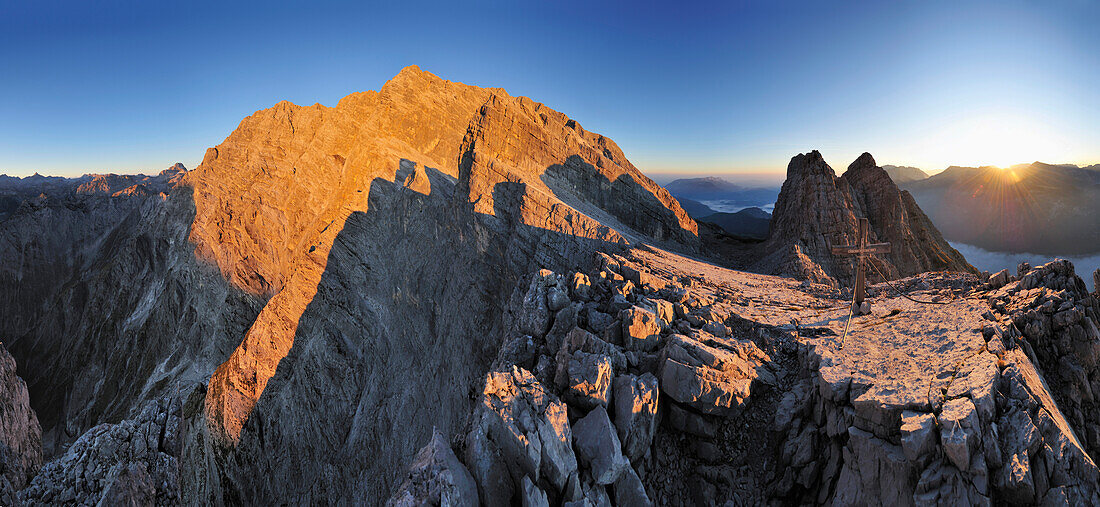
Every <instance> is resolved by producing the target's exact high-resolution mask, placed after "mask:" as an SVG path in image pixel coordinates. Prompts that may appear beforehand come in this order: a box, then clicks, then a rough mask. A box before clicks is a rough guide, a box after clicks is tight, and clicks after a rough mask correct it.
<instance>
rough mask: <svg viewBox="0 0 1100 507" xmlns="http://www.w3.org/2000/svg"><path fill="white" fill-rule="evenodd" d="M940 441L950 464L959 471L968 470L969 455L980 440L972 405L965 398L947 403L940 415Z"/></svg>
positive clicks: (976, 413) (975, 413) (975, 412)
mask: <svg viewBox="0 0 1100 507" xmlns="http://www.w3.org/2000/svg"><path fill="white" fill-rule="evenodd" d="M940 425H941V430H940V441H941V442H942V445H943V450H944V452H945V453H946V454H947V457H948V458H949V459H950V460H951V463H953V464H954V465H955V468H958V469H959V470H960V471H963V472H966V471H968V470H969V469H970V455H971V453H972V452H974V450H976V449H977V446H978V442H979V441H980V439H981V434H980V431H981V427H980V426H979V423H978V412H977V410H976V409H975V408H974V403H972V402H971V401H970V400H969V399H966V398H958V399H954V400H951V401H948V402H947V403H945V404H944V406H943V411H942V413H941V414H940Z"/></svg>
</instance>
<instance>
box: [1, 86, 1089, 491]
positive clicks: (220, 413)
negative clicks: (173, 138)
mask: <svg viewBox="0 0 1100 507" xmlns="http://www.w3.org/2000/svg"><path fill="white" fill-rule="evenodd" d="M0 199H2V200H0V203H2V204H3V208H0V259H3V261H4V262H2V263H0V315H2V316H3V318H2V319H0V341H2V342H3V347H2V348H0V392H3V393H4V394H5V396H4V398H3V399H4V400H5V402H4V403H3V404H0V503H2V504H4V505H119V504H121V505H179V504H186V505H238V504H246V505H257V504H258V505H267V504H294V505H298V504H338V505H344V504H357V505H361V504H365V505H427V504H430V505H514V504H522V505H632V506H633V505H724V504H732V505H743V504H764V503H770V504H794V503H798V504H806V503H813V504H834V505H869V504H887V503H889V504H901V505H916V504H920V505H927V504H943V503H949V504H959V503H964V502H965V503H975V504H994V503H996V504H1012V505H1024V504H1035V503H1044V504H1097V503H1100V491H1098V486H1097V484H1098V481H1100V472H1098V469H1097V466H1096V460H1097V459H1098V458H1100V419H1098V418H1097V416H1096V414H1097V413H1098V412H1097V410H1098V409H1100V407H1098V406H1097V403H1098V402H1097V396H1100V331H1098V322H1100V299H1098V298H1100V294H1096V293H1089V292H1087V291H1086V290H1085V288H1084V287H1085V286H1084V283H1083V282H1082V281H1081V279H1080V278H1078V276H1077V275H1076V273H1075V272H1074V269H1073V266H1072V264H1070V263H1068V262H1065V261H1056V262H1052V263H1049V264H1046V265H1043V266H1035V267H1032V266H1028V265H1021V266H1020V267H1019V269H1018V270H1017V272H1016V273H1015V274H1009V273H1008V272H1007V271H1006V272H1002V273H997V274H995V275H988V274H983V275H979V274H977V273H976V272H975V271H974V270H973V268H971V267H970V266H969V265H968V264H967V263H966V261H965V259H963V258H962V256H961V255H959V254H958V253H957V252H956V251H954V250H953V249H951V248H950V246H948V245H947V244H946V242H944V240H943V239H942V237H941V236H940V234H939V232H938V231H937V230H936V228H935V227H934V226H933V224H932V222H931V221H929V219H928V218H927V217H926V216H925V215H924V213H923V212H922V211H921V210H920V208H919V207H917V205H916V204H915V203H914V202H913V199H912V198H911V197H910V196H909V195H908V193H906V192H903V191H899V190H898V188H897V187H896V186H895V185H894V184H893V182H892V181H891V179H890V177H889V175H888V174H887V173H886V172H885V171H884V170H883V169H882V168H879V167H878V166H877V165H876V164H875V162H874V160H873V158H871V156H870V155H868V154H864V155H863V156H861V157H860V158H859V159H858V160H857V161H856V162H855V163H853V164H852V165H851V167H849V169H848V171H847V172H846V173H844V175H842V176H841V177H839V178H838V177H837V176H836V175H835V174H834V172H833V170H832V169H831V168H830V167H829V166H828V165H827V164H826V163H825V162H824V160H823V159H822V158H821V155H820V154H819V153H817V152H816V151H815V152H811V153H809V154H806V155H799V156H797V157H795V158H794V159H792V161H791V164H790V166H789V167H788V174H787V181H786V182H785V183H784V185H783V189H782V193H781V195H780V197H779V201H778V203H777V204H776V208H775V214H774V216H773V218H772V222H771V226H770V232H769V236H768V239H767V240H766V241H764V242H763V243H758V242H752V243H747V242H741V241H740V240H737V239H736V238H729V237H725V238H724V237H722V236H721V235H719V234H715V233H713V231H712V230H710V229H706V228H702V227H701V226H700V225H698V224H696V223H695V222H694V221H693V220H692V219H691V218H690V217H689V216H688V215H687V214H686V213H685V212H684V210H683V208H682V207H681V206H680V204H679V203H678V202H677V201H676V199H674V198H673V197H672V196H671V195H670V194H669V193H668V192H667V191H665V189H663V188H661V187H660V186H659V185H657V184H656V183H654V182H653V181H651V180H650V179H649V178H647V177H646V176H644V175H643V174H642V173H641V172H639V171H638V169H637V168H636V167H634V166H633V165H632V164H631V163H630V161H629V160H627V158H626V157H625V155H624V154H623V152H622V151H621V150H620V149H619V148H618V146H617V145H616V144H615V143H614V142H613V141H612V140H611V139H609V138H607V137H605V136H602V135H600V134H596V133H593V132H590V131H588V130H586V129H584V128H583V127H581V126H580V125H579V124H578V123H577V122H576V121H575V120H572V119H570V118H569V117H567V116H566V115H564V114H562V113H559V112H557V111H554V110H552V109H550V108H548V107H546V106H545V105H543V104H540V103H538V102H535V101H533V100H531V99H528V98H525V97H516V96H512V95H509V94H508V93H506V92H505V91H504V90H501V89H494V88H479V87H474V86H468V85H464V84H461V83H455V82H450V81H446V80H444V79H441V78H439V77H437V76H435V75H432V74H430V73H428V72H424V71H421V70H420V69H418V68H416V67H409V68H406V69H404V70H402V71H401V73H400V74H398V75H397V76H396V77H394V78H393V79H392V80H390V81H389V82H387V83H386V84H385V85H384V86H383V87H382V88H381V89H380V90H379V91H377V92H374V91H370V92H364V93H356V94H352V95H349V96H347V97H344V98H343V99H342V100H341V101H340V102H339V103H338V104H337V105H336V106H334V107H325V106H321V105H313V106H309V107H301V106H297V105H294V104H290V103H287V102H282V103H279V104H277V105H275V106H274V107H272V108H270V109H265V110H262V111H258V112H256V113H255V114H253V115H252V116H249V117H247V118H245V119H244V120H242V121H241V123H240V125H239V126H238V128H237V129H236V130H235V131H233V132H232V133H231V134H230V135H229V136H228V137H227V138H226V139H225V141H224V142H222V143H221V144H219V145H218V146H216V147H213V148H210V149H209V150H207V152H206V155H205V157H204V159H203V162H202V164H201V165H199V166H198V167H197V168H195V169H194V170H191V171H188V170H186V169H185V168H183V167H182V166H179V165H178V166H174V167H172V168H170V169H168V170H166V171H164V172H162V173H160V174H158V175H155V176H140V177H139V176H118V175H89V176H84V177H81V178H71V179H65V178H47V177H41V176H32V177H29V178H23V179H15V178H6V177H4V178H0ZM859 218H867V219H868V220H869V221H870V223H871V229H872V231H871V238H870V239H871V242H880V241H885V242H890V243H891V244H892V245H893V249H892V251H891V253H889V254H885V255H881V256H878V257H875V258H873V259H872V261H871V262H873V263H874V266H875V268H877V270H878V271H874V272H872V274H871V279H872V281H874V282H879V283H877V284H872V285H871V286H870V287H869V289H868V299H869V301H870V302H871V303H872V304H871V311H869V312H867V313H866V314H863V315H856V316H854V317H853V316H851V315H850V313H849V310H848V308H849V306H850V298H849V297H848V294H847V292H846V291H844V290H841V289H840V288H838V287H840V286H847V285H848V284H849V283H850V280H851V278H852V274H853V271H852V267H851V264H850V261H849V260H847V259H845V260H839V259H835V260H834V259H833V258H832V255H831V254H830V251H829V246H831V245H838V244H850V243H851V242H853V241H854V238H855V233H856V227H857V225H856V224H857V220H858V219H859ZM731 259H733V260H731ZM734 264H740V265H742V266H741V267H744V266H748V267H749V268H750V269H749V270H747V271H746V270H737V269H731V268H730V267H729V266H730V265H734ZM877 272H881V273H882V275H883V276H878V277H877V278H876V275H875V274H873V273H877ZM1098 276H1100V275H1098Z"/></svg>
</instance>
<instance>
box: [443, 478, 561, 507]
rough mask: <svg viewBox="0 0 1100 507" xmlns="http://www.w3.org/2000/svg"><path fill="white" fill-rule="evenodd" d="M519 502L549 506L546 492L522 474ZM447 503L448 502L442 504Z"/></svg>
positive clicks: (531, 506)
mask: <svg viewBox="0 0 1100 507" xmlns="http://www.w3.org/2000/svg"><path fill="white" fill-rule="evenodd" d="M520 493H522V495H521V499H520V500H521V502H520V505H522V506H523V507H550V502H549V501H548V500H547V499H546V492H545V491H543V490H541V489H539V487H538V486H536V485H535V483H533V482H531V478H530V477H528V476H526V475H525V476H523V489H522V490H520ZM443 505H448V504H443Z"/></svg>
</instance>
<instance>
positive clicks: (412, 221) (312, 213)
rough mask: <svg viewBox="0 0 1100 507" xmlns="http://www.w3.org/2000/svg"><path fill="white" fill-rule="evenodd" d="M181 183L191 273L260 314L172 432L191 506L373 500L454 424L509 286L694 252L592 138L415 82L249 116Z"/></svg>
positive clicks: (486, 94)
mask: <svg viewBox="0 0 1100 507" xmlns="http://www.w3.org/2000/svg"><path fill="white" fill-rule="evenodd" d="M183 185H185V186H187V187H189V188H193V189H194V194H193V195H194V201H195V210H196V211H195V219H194V224H193V227H192V228H191V232H190V237H189V239H190V240H191V242H192V243H193V244H194V245H195V250H194V251H195V255H196V256H197V257H198V258H200V259H203V260H206V261H209V262H211V263H212V264H215V265H217V267H218V269H219V270H220V271H221V272H222V274H223V275H224V277H225V278H226V279H227V280H230V281H231V282H232V284H233V285H234V286H235V287H238V288H240V289H242V290H244V291H247V292H248V293H250V294H254V295H256V296H258V297H269V296H270V300H269V301H268V302H267V304H266V306H265V307H264V308H263V310H262V311H261V312H260V313H259V315H258V317H257V318H256V320H255V322H253V323H252V324H251V327H250V328H249V329H248V331H247V333H245V335H244V336H243V339H242V340H241V342H240V345H239V346H238V347H237V348H236V350H235V351H233V353H232V354H231V355H230V356H229V358H228V359H227V360H226V361H225V362H224V363H223V364H221V365H220V366H219V367H218V368H217V370H216V372H215V373H214V374H213V376H212V378H211V380H210V383H209V388H208V390H207V392H206V395H205V408H204V410H203V411H202V414H200V415H196V416H195V417H193V418H192V419H191V420H189V421H188V423H187V424H188V425H189V427H190V433H191V434H192V435H202V436H195V437H193V438H191V439H190V440H189V441H188V443H187V444H186V445H185V450H184V452H185V461H186V460H190V462H205V463H207V464H208V466H203V467H196V468H194V469H193V470H191V471H188V472H185V477H184V478H183V484H184V487H185V488H193V489H192V490H191V491H192V492H193V493H194V494H195V495H198V496H197V497H198V498H208V499H215V498H246V497H247V498H252V499H256V500H259V499H269V500H271V501H276V499H280V500H279V501H286V499H288V498H292V499H294V501H301V502H310V501H319V499H322V498H332V497H346V496H348V495H350V494H352V493H353V492H354V493H355V494H366V495H368V496H369V497H383V496H385V495H386V494H388V492H389V491H390V489H392V486H393V485H394V484H395V483H394V481H395V480H397V479H398V478H397V477H396V476H395V475H394V474H395V473H396V471H398V470H400V468H401V466H403V465H404V464H405V462H406V460H407V459H408V458H409V457H411V456H412V455H413V454H414V453H415V452H416V450H417V448H418V447H419V444H420V443H421V442H422V441H423V440H424V438H426V437H430V436H431V431H432V427H433V426H436V427H438V428H439V429H441V430H445V431H444V432H445V433H447V434H453V433H454V432H455V430H457V429H458V428H459V425H460V424H461V423H462V422H463V421H464V417H465V414H466V413H467V412H468V411H469V408H470V406H471V405H470V404H471V403H472V399H471V393H474V392H477V391H478V390H479V389H480V386H479V385H477V384H478V382H479V381H480V379H481V375H483V374H484V372H485V371H486V369H487V368H488V366H489V361H490V359H491V358H492V357H494V356H495V354H496V351H497V350H498V349H499V347H500V340H501V339H502V338H501V336H502V325H503V324H502V323H501V311H502V310H501V309H502V308H503V302H504V300H506V299H507V297H508V295H509V294H511V293H512V290H513V286H514V285H515V283H516V280H518V279H519V278H520V277H521V276H522V275H523V274H525V273H527V272H528V271H530V270H531V269H536V270H537V269H538V268H540V267H555V268H558V269H563V270H566V269H571V268H573V267H575V266H580V265H586V264H588V263H591V259H592V253H593V252H594V251H596V250H603V249H619V248H622V247H624V246H626V245H629V244H631V243H632V242H633V241H635V240H638V239H644V240H646V241H649V242H654V243H657V244H664V245H669V246H670V247H672V248H674V249H678V250H683V251H689V252H694V251H697V249H698V237H697V229H696V226H695V223H694V222H693V221H692V220H691V219H690V218H689V217H688V216H687V215H686V213H684V212H683V210H682V209H681V208H680V206H679V204H678V203H677V202H676V201H675V200H674V199H672V198H671V197H670V196H669V195H668V193H667V192H666V191H664V189H662V188H660V187H659V186H657V185H656V184H654V183H653V182H652V181H650V180H649V179H648V178H646V177H645V176H643V175H642V174H641V173H640V172H638V171H637V169H635V168H634V166H633V165H631V164H630V162H629V161H627V160H626V158H625V156H623V154H622V151H621V150H620V149H619V148H618V147H617V146H616V145H615V143H614V142H613V141H611V140H610V139H607V138H606V137H603V136H600V135H598V134H594V133H591V132H588V131H586V130H584V129H583V128H582V127H581V126H580V125H578V124H577V123H576V122H575V121H573V120H570V119H569V118H567V117H566V116H565V115H563V114H561V113H558V112H556V111H553V110H551V109H549V108H547V107H546V106H544V105H542V104H539V103H536V102H534V101H532V100H530V99H527V98H523V97H511V96H509V95H508V94H507V93H505V92H504V91H503V90H499V89H483V88H477V87H472V86H467V85H463V84H460V83H452V82H449V81H445V80H442V79H440V78H438V77H436V76H434V75H431V74H429V73H426V72H422V71H420V70H419V69H416V68H415V67H410V68H407V69H405V70H403V71H402V72H401V73H400V74H399V75H398V76H396V77H395V78H394V79H393V80H391V81H390V82H388V83H386V85H385V86H383V88H382V89H381V91H379V92H365V93H359V94H353V95H350V96H348V97H345V98H344V99H342V100H341V101H340V103H339V104H338V105H337V106H336V107H332V108H327V107H324V106H320V105H314V106H311V107H299V106H295V105H292V104H289V103H286V102H283V103H280V104H278V105H276V106H275V107H273V108H271V109H268V110H264V111H260V112H257V113H256V114H254V115H252V116H250V117H248V118H246V119H244V120H243V121H242V122H241V125H240V126H239V127H238V129H237V130H236V131H234V133H233V134H231V135H230V136H229V137H228V138H227V139H226V140H225V142H223V143H222V144H221V145H219V146H217V147H216V148H212V149H210V150H208V152H207V154H206V157H205V159H204V160H203V163H202V164H201V165H200V166H199V167H198V168H197V169H196V170H194V171H192V172H191V173H190V174H188V176H187V177H186V178H185V180H184V182H183ZM364 449H370V450H371V451H370V452H364ZM272 455H289V456H294V457H295V458H294V459H290V460H270V459H267V458H266V456H272ZM186 474H192V475H191V476H190V477H188V476H187V475H186Z"/></svg>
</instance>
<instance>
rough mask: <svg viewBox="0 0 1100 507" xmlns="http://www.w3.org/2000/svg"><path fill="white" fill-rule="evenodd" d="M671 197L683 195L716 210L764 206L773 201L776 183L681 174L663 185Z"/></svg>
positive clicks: (777, 190) (777, 189) (777, 188)
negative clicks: (753, 183)
mask: <svg viewBox="0 0 1100 507" xmlns="http://www.w3.org/2000/svg"><path fill="white" fill-rule="evenodd" d="M665 188H666V189H667V190H668V192H669V193H670V194H672V195H673V197H676V198H677V199H680V198H687V199H693V200H696V201H700V202H703V203H704V204H707V205H708V206H710V207H711V208H712V209H715V210H717V211H729V212H733V211H737V210H736V209H723V208H747V207H750V206H757V207H761V208H762V207H765V206H769V205H771V204H774V203H775V200H776V198H778V197H779V187H778V186H775V187H757V186H743V185H738V184H737V183H733V182H731V181H729V180H726V179H724V178H717V177H713V176H712V177H708V178H684V179H679V180H673V181H671V182H669V183H668V184H667V185H665Z"/></svg>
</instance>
